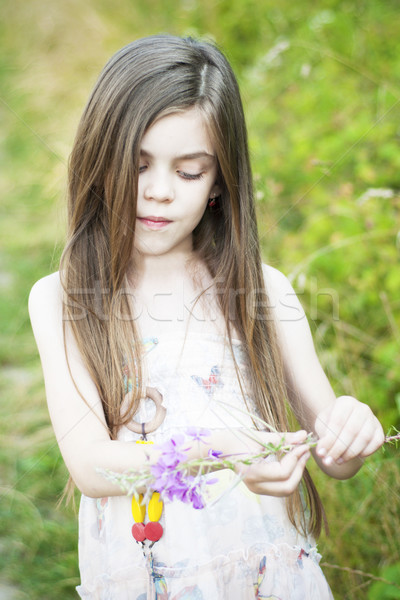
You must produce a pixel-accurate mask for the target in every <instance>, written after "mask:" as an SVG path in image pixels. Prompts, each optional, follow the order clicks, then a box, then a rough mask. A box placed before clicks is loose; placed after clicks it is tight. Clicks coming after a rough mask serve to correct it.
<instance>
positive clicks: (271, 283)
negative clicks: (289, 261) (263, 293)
mask: <svg viewBox="0 0 400 600" xmlns="http://www.w3.org/2000/svg"><path fill="white" fill-rule="evenodd" d="M262 270H263V275H264V282H265V287H266V289H267V292H268V291H271V292H272V293H273V294H276V293H278V292H279V291H282V292H284V291H287V290H293V288H292V285H291V283H290V281H289V279H288V278H287V277H286V275H284V274H283V273H282V272H281V271H279V270H278V269H276V268H275V267H271V265H267V264H265V263H263V265H262Z"/></svg>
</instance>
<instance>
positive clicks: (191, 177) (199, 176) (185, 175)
mask: <svg viewBox="0 0 400 600" xmlns="http://www.w3.org/2000/svg"><path fill="white" fill-rule="evenodd" d="M178 173H179V175H180V176H181V177H182V178H183V179H187V180H189V181H193V180H194V179H202V177H203V173H185V172H184V171H178Z"/></svg>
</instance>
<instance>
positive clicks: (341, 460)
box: [336, 458, 344, 465]
mask: <svg viewBox="0 0 400 600" xmlns="http://www.w3.org/2000/svg"><path fill="white" fill-rule="evenodd" d="M343 463H344V460H343V458H338V459H337V461H336V464H338V465H342V464H343Z"/></svg>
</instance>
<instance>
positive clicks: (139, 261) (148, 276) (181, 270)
mask: <svg viewBox="0 0 400 600" xmlns="http://www.w3.org/2000/svg"><path fill="white" fill-rule="evenodd" d="M193 259H194V255H193V254H192V253H190V254H188V253H187V252H176V253H174V254H173V256H171V254H168V255H158V256H151V255H148V254H147V255H142V254H138V253H136V254H135V256H134V261H133V263H134V284H135V286H139V285H143V284H145V285H148V283H150V282H151V283H152V284H153V285H154V284H155V285H157V286H160V287H163V286H164V285H165V284H166V283H169V284H170V283H171V280H174V279H175V280H176V279H179V278H186V277H187V276H188V274H189V273H190V265H191V264H192V261H193Z"/></svg>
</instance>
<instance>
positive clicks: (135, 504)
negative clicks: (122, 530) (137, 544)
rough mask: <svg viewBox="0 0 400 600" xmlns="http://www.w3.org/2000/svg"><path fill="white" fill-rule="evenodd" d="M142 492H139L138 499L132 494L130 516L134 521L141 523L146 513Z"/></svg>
mask: <svg viewBox="0 0 400 600" xmlns="http://www.w3.org/2000/svg"><path fill="white" fill-rule="evenodd" d="M142 502H143V494H139V501H137V500H136V498H135V496H132V516H133V519H134V521H135V523H143V521H144V517H145V515H146V505H145V504H142Z"/></svg>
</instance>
